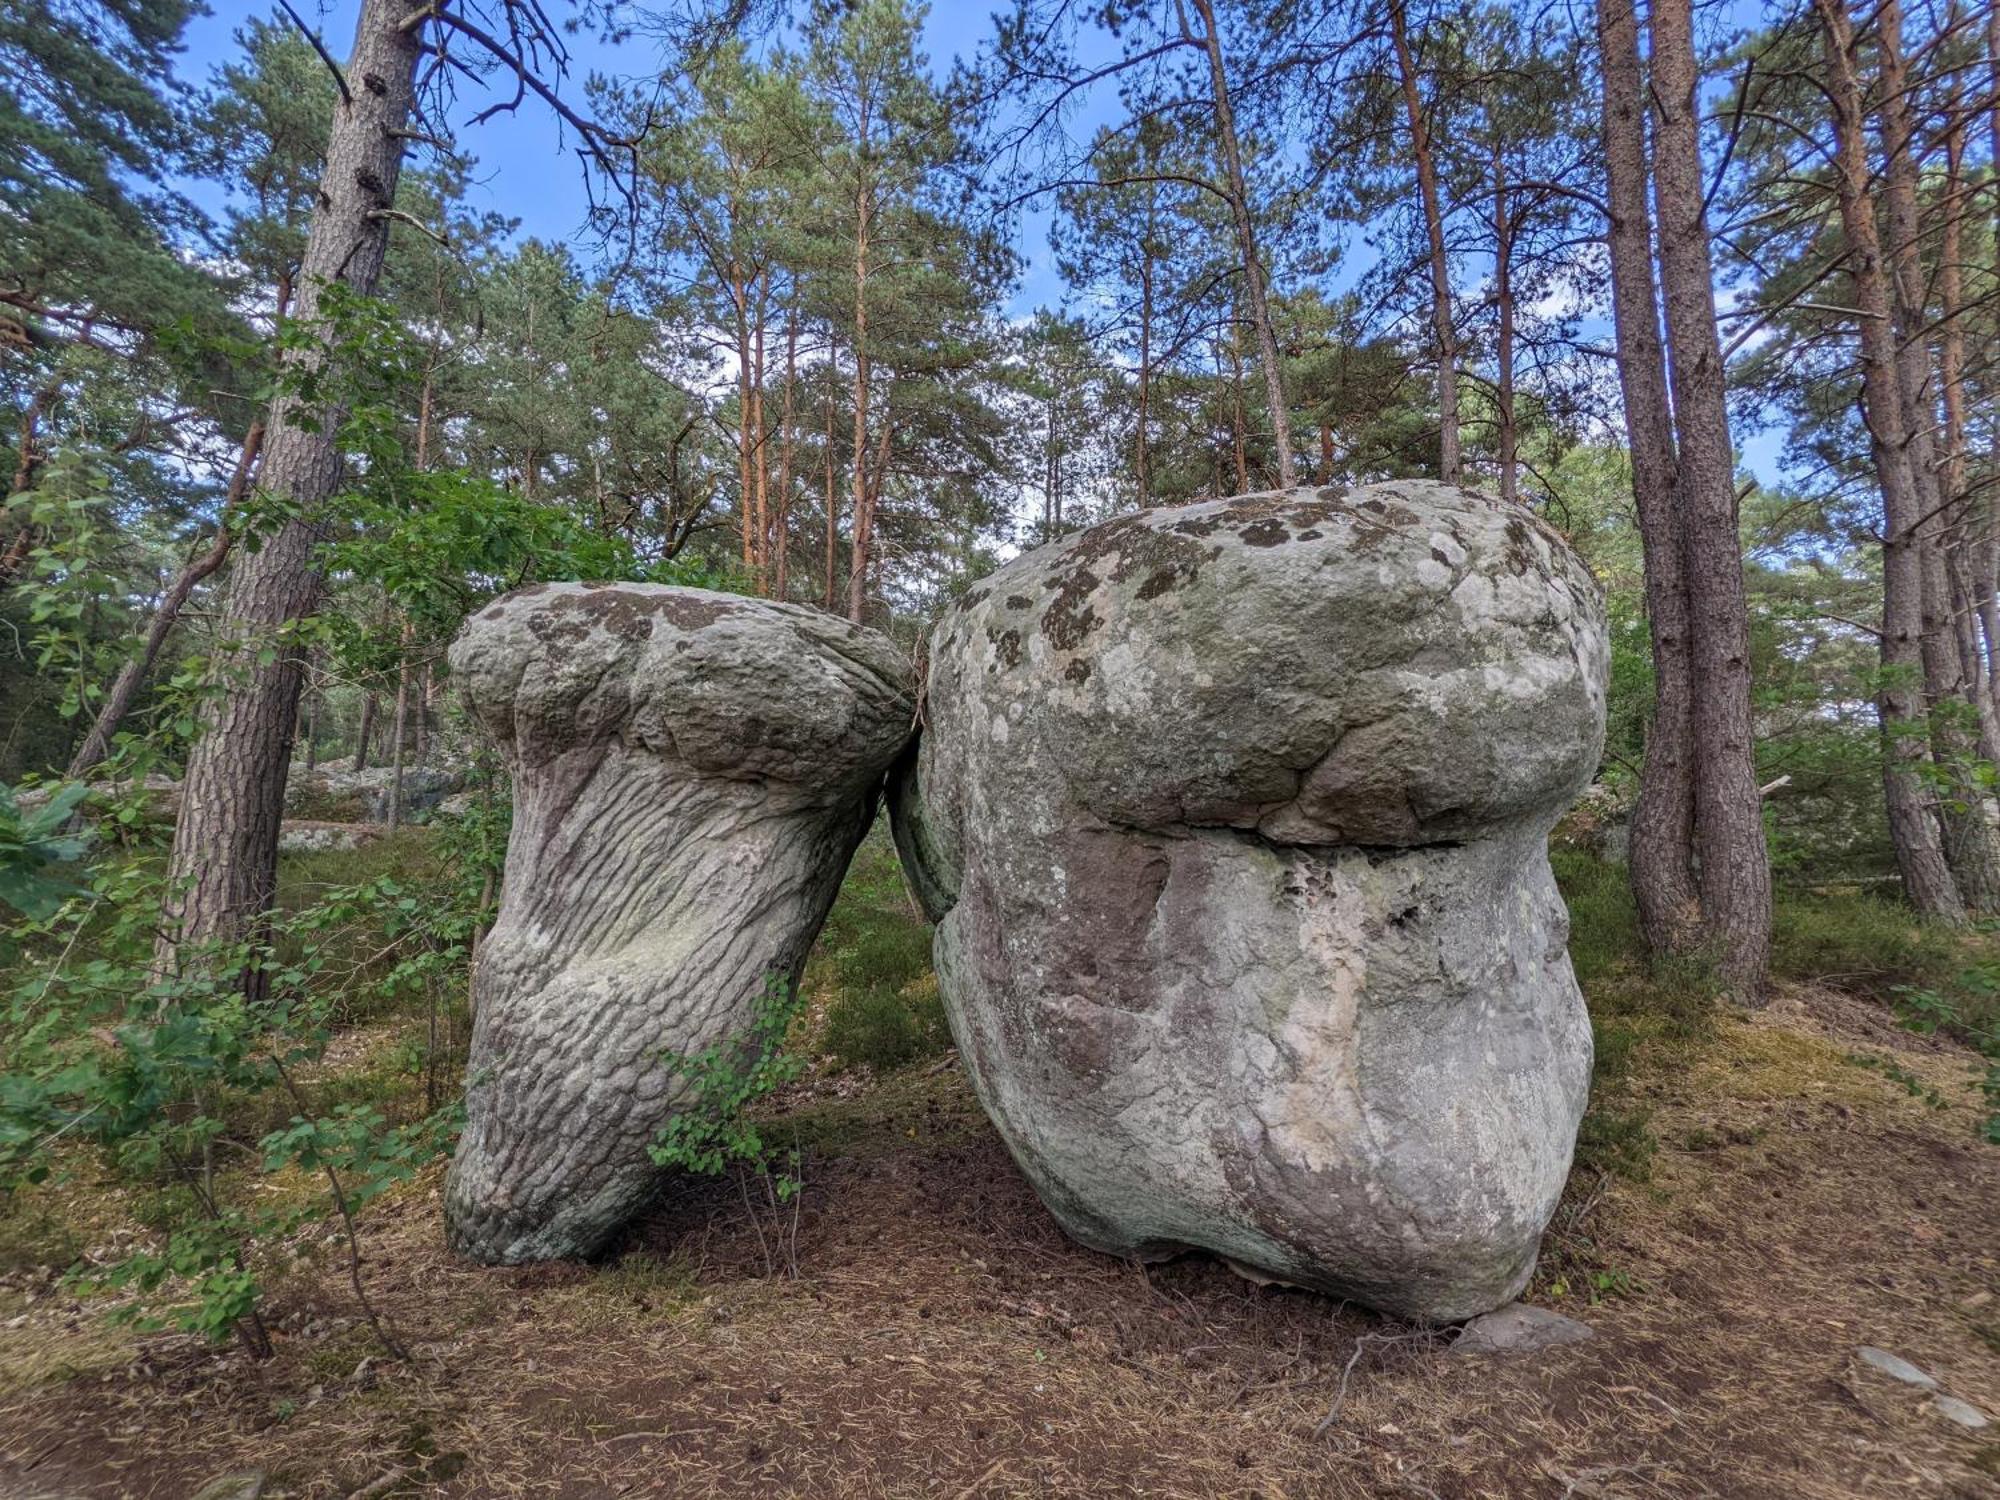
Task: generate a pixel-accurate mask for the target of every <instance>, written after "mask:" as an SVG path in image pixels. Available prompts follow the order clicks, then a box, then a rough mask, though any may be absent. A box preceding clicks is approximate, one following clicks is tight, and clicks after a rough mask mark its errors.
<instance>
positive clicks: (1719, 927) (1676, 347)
mask: <svg viewBox="0 0 2000 1500" xmlns="http://www.w3.org/2000/svg"><path fill="white" fill-rule="evenodd" d="M1652 20H1653V88H1652V97H1653V100H1654V107H1655V109H1656V110H1657V112H1658V133H1657V137H1656V142H1655V147H1654V151H1655V156H1654V161H1653V187H1654V194H1655V198H1656V200H1657V202H1658V204H1659V215H1660V220H1659V250H1660V290H1661V293H1662V296H1663V300H1664V302H1665V304H1666V320H1667V351H1668V359H1667V372H1668V380H1669V388H1670V390H1671V392H1672V396H1673V410H1674V417H1675V430H1676V433H1677V434H1678V437H1679V453H1680V468H1679V483H1678V487H1677V490H1676V495H1675V499H1676V505H1677V509H1678V510H1679V512H1680V519H1681V530H1682V539H1683V545H1684V548H1685V551H1684V553H1683V556H1684V557H1685V560H1686V568H1687V592H1688V619H1689V625H1690V630H1689V648H1690V657H1691V669H1692V674H1693V680H1694V705H1693V710H1694V747H1695V777H1694V784H1695V812H1694V829H1695V866H1696V877H1697V880H1698V882H1699V887H1700V891H1701V907H1702V925H1703V935H1704V937H1705V939H1706V941H1707V944H1708V946H1709V948H1710V949H1711V950H1712V951H1713V953H1714V956H1715V957H1716V959H1717V960H1718V962H1719V964H1720V966H1721V970H1722V974H1723V976H1724V978H1725V979H1726V980H1727V981H1728V982H1729V983H1730V985H1731V986H1732V987H1733V988H1734V989H1735V990H1736V992H1737V993H1738V995H1739V996H1740V997H1742V998H1746V999H1747V998H1751V997H1754V996H1755V995H1756V994H1757V993H1758V992H1759V991H1760V990H1761V989H1762V986H1763V983H1764V975H1765V971H1766V969H1767V968H1768V966H1769V963H1770V950H1771V866H1770V858H1769V855H1768V853H1767V851H1766V848H1765V840H1764V813H1763V804H1762V800H1761V799H1760V798H1759V796H1758V794H1757V761H1756V748H1757V747H1756V729H1755V721H1754V718H1753V715H1752V710H1751V702H1750V611H1749V605H1748V603H1747V602H1746V600H1745V597H1744V590H1743V544H1742V538H1741V535H1740V533H1739V531H1738V528H1737V514H1736V453H1735V448H1734V446H1733V444H1732V443H1731V441H1730V436H1729V411H1728V407H1727V404H1726V400H1725V389H1724V379H1725V372H1724V369H1723V364H1722V345H1721V341H1720V339H1719V338H1718V337H1717V335H1716V323H1715V271H1714V265H1713V263H1712V261H1711V259H1710V255H1709V242H1708V218H1707V210H1706V196H1707V178H1706V174H1705V173H1704V171H1703V167H1702V160H1701V140H1700V117H1699V114H1698V113H1697V111H1698V107H1699V105H1698V99H1697V89H1698V87H1699V83H1700V74H1699V70H1698V69H1697V67H1696V64H1695V56H1694V34H1693V15H1692V0H1653V16H1652Z"/></svg>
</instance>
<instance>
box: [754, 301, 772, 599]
mask: <svg viewBox="0 0 2000 1500" xmlns="http://www.w3.org/2000/svg"><path fill="white" fill-rule="evenodd" d="M770 291H771V273H770V272H769V271H768V270H767V271H765V272H764V274H763V276H762V277H761V278H759V281H758V290H757V317H756V319H755V329H754V332H753V333H752V335H751V346H752V348H753V349H754V351H755V358H756V370H755V376H754V378H753V379H752V380H751V382H750V430H751V435H752V440H753V442H754V443H755V445H756V455H757V508H756V516H757V575H756V576H757V592H758V593H760V594H769V593H770V592H771V463H770V437H769V434H768V433H767V432H766V431H765V430H764V331H765V330H764V325H765V323H766V322H767V320H768V313H769V302H770Z"/></svg>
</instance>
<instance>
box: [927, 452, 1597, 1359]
mask: <svg viewBox="0 0 2000 1500" xmlns="http://www.w3.org/2000/svg"><path fill="white" fill-rule="evenodd" d="M1606 671H1607V649H1606V637H1605V629H1604V617H1603V609H1602V604H1601V601H1600V597H1599V594H1598V590H1597V587H1596V585H1595V583H1594V582H1593V581H1592V579H1591V578H1590V575H1589V573H1588V572H1587V571H1586V570H1585V568H1584V567H1583V565H1582V564H1581V563H1580V562H1579V561H1578V560H1577V558H1576V557H1575V556H1574V555H1573V554H1572V553H1571V552H1570V550H1569V549H1568V547H1567V546H1566V545H1565V544H1564V542H1563V541H1562V539H1561V538H1560V537H1558V536H1557V535H1556V534H1555V533H1553V532H1551V531H1549V530H1548V529H1547V528H1545V527H1543V526H1542V525H1540V524H1539V523H1538V522H1537V521H1536V520H1535V519H1534V518H1533V517H1532V516H1531V515H1530V514H1529V513H1527V512H1526V511H1524V510H1522V509H1520V508H1519V507H1516V506H1511V505H1504V504H1502V503H1501V502H1499V501H1497V500H1494V499H1492V498H1489V497H1487V496H1485V495H1482V494H1478V493H1476V492H1473V491H1468V490H1461V489H1457V488H1451V487H1447V486H1444V485H1440V484H1434V483H1426V482H1413V483H1396V484H1380V485H1372V486H1368V487H1366V488H1363V489H1359V490H1354V491H1348V492H1343V491H1338V490H1317V491H1315V490H1293V491H1288V492H1282V493H1275V494H1265V495H1249V496H1244V497H1242V498H1239V499H1234V500H1226V501H1216V502H1212V503H1207V504H1199V505H1191V506H1186V507H1183V508H1179V509H1171V510H1149V511H1141V512H1137V513H1135V514H1132V515H1126V516H1121V517H1118V518H1117V519H1115V520H1112V521H1108V522H1106V523H1104V524H1103V525H1100V526H1097V527H1095V528H1093V529H1091V530H1089V531H1086V532H1084V533H1082V534H1080V535H1078V536H1074V537H1070V538H1068V539H1065V540H1063V541H1060V542H1056V543H1054V544H1051V545H1050V546H1047V547H1043V548H1041V549H1039V550H1037V551H1034V552H1030V553H1028V554H1026V555H1024V556H1022V557H1020V558H1017V559H1016V560H1014V561H1013V562H1011V563H1010V564H1008V565H1007V566H1006V567H1004V568H1002V569H1001V570H1000V571H999V572H998V573H996V574H994V575H993V576H992V577H990V578H987V579H985V580H983V581H982V582H981V583H980V584H979V585H978V586H977V587H976V588H975V589H974V590H973V591H972V592H971V593H970V594H969V595H968V596H967V597H966V598H965V600H964V601H963V602H962V604H961V605H960V606H959V607H957V608H956V609H954V610H953V611H952V612H951V613H950V614H949V615H948V616H947V617H946V618H945V619H944V620H942V621H941V622H940V623H939V625H938V626H937V627H936V629H935V631H934V632H933V635H932V642H931V650H930V663H929V677H928V683H927V698H926V710H925V729H924V733H923V738H922V741H921V745H920V750H919V753H918V755H917V756H916V757H915V758H914V765H913V767H912V768H911V769H910V771H909V772H908V773H907V774H906V775H905V776H904V777H903V778H902V780H901V782H900V784H899V785H898V787H897V788H896V789H895V790H894V791H893V793H892V795H893V798H894V803H895V811H896V815H897V825H898V826H897V837H898V841H899V843H900V845H901V846H902V849H903V852H904V857H905V861H906V864H907V866H908V868H909V870H910V873H911V877H912V882H913V884H914V885H915V886H916V888H917V889H918V892H919V894H920V896H921V898H922V899H923V901H924V902H925V904H926V906H927V907H928V908H929V909H930V911H931V914H932V916H933V917H934V918H935V919H936V920H937V921H938V924H939V925H938V929H937V936H936V960H937V968H938V976H939V981H940V984H941V986H942V989H943V993H944V996H945V1000H946V1004H947V1007H948V1009H949V1011H950V1014H951V1020H952V1027H953V1031H954V1034H955V1036H956V1038H957V1040H958V1043H959V1046H960V1050H961V1052H962V1053H963V1055H964V1058H965V1062H966V1066H967V1069H968V1071H969V1072H970V1074H971V1077H972V1080H973V1082H974V1085H975V1086H976V1088H977V1090H978V1092H979V1096H980V1098H981V1100H982V1101H983V1102H984V1103H985V1105H986V1108H987V1110H988V1112H989V1113H990V1114H991V1115H992V1117H993V1118H994V1120H995V1121H996V1122H997V1124H998V1125H999V1127H1000V1130H1001V1132H1002V1134H1003V1135H1004V1136H1005V1138H1006V1140H1007V1143H1008V1145H1009V1147H1010V1148H1011V1149H1012V1151H1013V1153H1014V1156H1015V1159H1016V1160H1017V1161H1018V1162H1019V1163H1020V1164H1021V1167H1022V1169H1023V1170H1024V1171H1025V1172H1026V1173H1027V1174H1028V1176H1029V1177H1030V1178H1031V1179H1032V1181H1033V1182H1034V1184H1035V1186H1036V1188H1037V1189H1038V1190H1039V1191H1040V1193H1041V1195H1042V1198H1043V1200H1044V1202H1046V1203H1047V1204H1048V1206H1049V1208H1050V1209H1051V1211H1052V1212H1053V1213H1054V1214H1055V1215H1056V1217H1057V1218H1058V1219H1059V1220H1060V1221H1061V1222H1062V1224H1063V1225H1064V1227H1065V1228H1066V1229H1068V1230H1069V1232H1070V1233H1071V1234H1072V1235H1074V1236H1075V1237H1076V1238H1077V1239H1079V1240H1081V1241H1083V1242H1084V1243H1085V1244H1088V1245H1092V1246H1096V1247H1098V1248H1101V1249H1104V1250H1108V1251H1112V1252H1116V1253H1120V1254H1127V1255H1137V1256H1142V1257H1157V1256H1163V1255H1168V1254H1172V1253H1174V1252H1177V1251H1180V1250H1183V1249H1186V1248H1189V1247H1199V1248H1204V1249H1207V1250H1211V1251H1214V1252H1216V1253H1218V1254H1220V1255H1223V1256H1225V1257H1227V1258H1229V1259H1230V1260H1231V1261H1232V1262H1234V1263H1235V1264H1237V1265H1238V1267H1239V1268H1241V1269H1244V1270H1245V1271H1246V1272H1249V1273H1253V1274H1256V1275H1258V1276H1261V1277H1265V1278H1269V1279H1276V1280H1282V1281H1286V1282H1292V1283H1296V1284H1299V1285H1303V1286H1309V1287H1316V1288H1321V1289H1324V1290H1327V1291H1330V1292H1335V1293H1338V1294H1340V1295H1343V1296H1350V1297H1354V1298H1356V1299H1358V1300H1360V1301H1363V1302H1367V1303H1370V1304H1372V1305H1374V1306H1376V1307H1379V1308H1383V1309H1385V1310H1388V1311H1391V1312H1395V1313H1400V1314H1405V1315H1409V1316H1414V1317H1421V1318H1429V1319H1437V1320H1451V1319H1459V1318H1464V1317H1468V1316H1471V1315H1474V1314H1477V1313H1481V1312H1485V1311H1487V1310H1488V1309H1491V1308H1494V1307H1496V1306H1499V1305H1500V1304H1502V1303H1505V1302H1506V1301H1508V1300H1509V1299H1510V1298H1511V1297H1513V1296H1514V1295H1515V1294H1516V1293H1517V1292H1518V1291H1519V1290H1520V1289H1521V1288H1522V1287H1523V1286H1524V1285H1525V1284H1526V1282H1527V1280H1528V1278H1529V1275H1530V1272H1531V1271H1532V1269H1533V1266H1534V1261H1535V1255H1536V1251H1537V1248H1538V1245H1539V1241H1540V1236H1541V1232H1542V1229H1543V1227H1544V1226H1545V1224H1546V1223H1547V1220H1548V1218H1549V1215H1550V1214H1551V1213H1552V1211H1553V1210H1554V1208H1555V1204H1556V1201H1557V1198H1558V1196H1559V1194H1560V1193H1561V1191H1562V1186H1563V1181H1564V1178H1565V1176H1566V1174H1567V1171H1568V1167H1569V1161H1570V1153H1571V1148H1572V1145H1573V1143H1574V1139H1575V1133H1576V1127H1577V1123H1578V1120H1579V1118H1580V1117H1581V1115H1582V1112H1583V1106H1584V1099H1585V1093H1586V1090H1587V1087H1588V1081H1589V1075H1590V1056H1591V1046H1590V1027H1589V1022H1588V1020H1587V1018H1586V1016H1585V1013H1584V1009H1583V1004H1582V1000H1581V998H1580V996H1579V995H1578V992H1577V988H1576V982H1575V979H1574V977H1573V976H1572V974H1571V971H1570V965H1569V959H1568V956H1567V954H1566V952H1565V940H1566V937H1567V931H1568V919H1567V914H1566V913H1565V911H1564V909H1563V904H1562V901H1561V898H1560V897H1559V895H1558V894H1557V892H1556V888H1555V884H1554V881H1553V879H1552V878H1551V876H1550V873H1549V867H1548V862H1547V858H1546V853H1545V841H1546V838H1547V835H1548V832H1549V829H1550V827H1551V826H1552V824H1553V823H1554V821H1555V819H1556V818H1557V816H1558V815H1559V814H1560V813H1561V811H1562V810H1563V808H1564V807H1565V806H1567V805H1568V803H1569V802H1570V800H1571V799H1572V798H1574V797H1575V796H1576V795H1577V793H1578V792H1579V791H1581V790H1582V788H1583V787H1584V786H1585V784H1586V783H1587V782H1588V781H1589V779H1590V776H1591V773H1592V771H1593V769H1594V768H1595V766H1596V764H1597V759H1598V752H1599V749H1600V747H1601V744H1602V739H1603V728H1604V691H1605V677H1606Z"/></svg>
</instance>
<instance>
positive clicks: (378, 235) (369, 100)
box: [154, 0, 424, 995]
mask: <svg viewBox="0 0 2000 1500" xmlns="http://www.w3.org/2000/svg"><path fill="white" fill-rule="evenodd" d="M423 9H424V0H364V3H363V5H362V8H361V16H360V20H359V23H358V25H357V28H356V32H355V44H354V53H353V56H352V58H351V59H350V60H349V62H348V66H347V72H346V76H347V78H348V80H349V84H350V88H351V97H350V98H347V99H343V100H340V101H337V102H336V103H335V105H334V115H333V128H332V132H331V134H330V137H329V139H328V142H327V152H326V165H325V169H324V171H323V173H322V175H321V178H320V187H319V196H318V200H317V204H316V206H315V208H314V210H313V215H312V221H311V226H310V228H309V230H308V233H307V237H306V249H305V255H304V258H303V260H302V262H301V267H300V277H299V286H298V294H297V298H296V306H295V314H296V316H297V318H298V319H299V320H300V321H301V322H303V323H305V324H306V325H307V326H311V325H312V324H313V323H314V322H315V321H316V320H317V312H318V306H319V299H320V294H321V289H322V288H323V287H324V286H325V285H326V284H327V283H330V282H333V281H341V282H345V283H346V284H347V285H348V286H349V287H351V288H352V289H353V290H355V291H357V292H360V293H364V294H366V293H369V292H372V291H373V290H374V287H375V281H376V278H377V277H378V276H379V275H380V273H381V269H382V260H383V256H384V253H385V251H386V250H387V247H388V235H389V223H390V221H389V219H388V217H387V214H388V211H389V209H390V208H391V207H392V205H393V202H394V198H395V192H396V178H397V176H398V174H399V172H400V171H401V168H402V161H403V139H404V138H403V136H402V134H401V133H400V132H402V131H403V130H404V129H405V128H406V127H407V126H408V124H409V117H410V110H411V104H412V95H413V92H414V77H415V72H416V66H417V63H418V60H419V59H420V58H421V57H422V55H423V52H424V41H423V33H424V26H423V24H422V23H421V22H419V21H418V20H417V19H416V18H417V17H419V16H420V15H421V14H422V11H423ZM406 22H407V23H410V24H407V25H406V24H405V23H406ZM325 357H326V356H325V353H324V351H317V352H315V351H301V352H297V353H293V354H290V355H288V356H287V359H288V362H290V363H292V364H294V365H295V366H296V365H297V364H299V363H304V364H305V365H307V366H315V365H318V364H320V363H322V362H323V361H324V359H325ZM305 415H307V414H306V413H304V412H303V411H302V410H301V409H300V407H299V405H298V398H297V397H295V396H281V397H280V398H279V399H278V400H277V401H275V402H274V403H273V404H272V408H271V413H270V417H269V421H268V423H267V435H266V438H265V444H264V447H265V456H264V472H263V486H264V488H265V489H267V490H269V491H270V492H272V493H273V494H276V495H280V496H283V497H284V498H285V499H286V500H288V501H289V502H290V503H291V504H292V506H294V507H295V508H296V512H295V514H294V515H293V517H292V518H291V519H289V520H287V521H285V522H284V523H283V524H282V525H281V526H280V527H279V528H278V530H277V531H276V532H275V533H273V534H272V535H271V536H269V537H267V538H266V539H265V540H264V542H263V545H262V546H260V547H259V548H257V549H256V550H255V551H254V552H251V553H249V554H247V555H245V556H240V557H239V558H238V565H237V570H236V576H235V578H234V580H233V583H232V587H231V589H230V595H229V601H228V605H227V608H226V610H225V613H224V617H223V621H222V631H221V634H222V645H221V647H220V657H219V661H218V680H219V683H220V688H221V691H220V695H219V697H218V698H217V699H216V700H215V701H214V703H213V704H212V705H211V707H210V708H209V710H208V711H207V712H206V713H205V714H204V715H203V727H202V733H201V736H200V738H199V739H198V740H197V741H196V743H195V746H194V749H193V752H192V754H191V755H190V757H189V760H188V769H187V776H186V779H185V781H184V782H183V789H182V797H181V813H180V820H179V822H178V823H177V825H176V826H175V829H174V845H173V852H172V855H171V856H170V858H169V861H168V885H169V890H170V894H169V896H168V898H167V901H166V903H165V909H164V911H163V918H164V920H163V921H162V924H161V936H160V939H159V942H158V944H157V945H156V947H155V953H154V962H155V967H156V969H157V970H158V971H159V972H161V973H163V974H172V973H176V972H178V971H179V970H180V969H181V967H182V961H183V954H182V950H183V948H187V947H193V948H200V947H202V946H204V945H207V944H210V943H218V942H219V943H225V944H226V943H232V942H235V941H238V940H240V939H242V938H245V937H251V936H255V935H256V929H257V927H258V926H259V924H260V923H261V920H262V918H263V917H264V914H265V913H266V912H267V911H268V910H269V908H270V905H271V902H272V900H273V897H274V895H275V890H276V884H277V859H278V825H279V822H280V819H281V818H282V815H283V811H284V795H285V776H286V770H287V767H288V764H289V761H290V758H291V753H290V752H291V741H292V735H293V731H294V729H295V726H296V724H297V721H298V706H299V689H300V686H301V682H302V673H301V670H300V667H301V662H300V657H299V652H298V649H297V647H296V646H295V645H294V644H293V643H292V642H291V641H290V640H288V639H287V638H286V637H287V632H288V631H289V629H290V628H291V627H292V626H293V625H294V624H295V623H296V622H298V621H299V620H302V619H304V618H306V617H308V616H309V615H311V614H312V613H313V612H314V610H315V609H317V608H318V605H319V600H320V592H321V584H322V580H321V574H320V564H319V558H318V551H319V545H320V542H321V540H322V539H323V536H324V525H325V523H324V520H323V518H322V516H321V514H320V512H321V509H322V507H323V505H324V503H325V501H326V500H327V499H328V498H329V497H331V496H332V494H333V493H334V491H335V489H336V488H337V486H338V484H339V481H340V469H341V464H340V451H339V447H338V433H339V430H340V425H341V413H340V412H339V411H338V410H337V409H332V408H325V409H320V410H316V411H313V412H311V413H310V417H311V420H310V421H301V420H300V418H301V417H302V416H305ZM246 988H248V989H249V990H250V991H251V992H252V994H253V995H254V994H256V993H259V992H261V989H262V980H261V977H260V975H258V974H256V973H253V974H252V975H251V976H250V977H249V978H248V979H247V981H246Z"/></svg>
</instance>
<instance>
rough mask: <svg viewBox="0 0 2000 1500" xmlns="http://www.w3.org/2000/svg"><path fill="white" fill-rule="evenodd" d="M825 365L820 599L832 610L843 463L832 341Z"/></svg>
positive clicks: (838, 556)
mask: <svg viewBox="0 0 2000 1500" xmlns="http://www.w3.org/2000/svg"><path fill="white" fill-rule="evenodd" d="M826 365H827V386H826V594H825V597H824V598H823V599H822V600H821V601H820V602H821V605H822V606H823V607H824V608H825V609H826V610H828V611H829V612H831V611H832V609H833V601H834V598H835V591H834V580H835V578H836V577H837V576H838V574H837V569H838V568H839V566H840V472H839V471H840V465H839V464H838V463H836V462H835V458H836V454H835V451H834V445H833V377H834V372H835V371H837V370H838V369H839V368H840V366H839V362H838V360H837V359H836V357H835V350H834V349H833V347H832V345H831V344H829V345H828V347H827V351H826Z"/></svg>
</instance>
